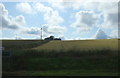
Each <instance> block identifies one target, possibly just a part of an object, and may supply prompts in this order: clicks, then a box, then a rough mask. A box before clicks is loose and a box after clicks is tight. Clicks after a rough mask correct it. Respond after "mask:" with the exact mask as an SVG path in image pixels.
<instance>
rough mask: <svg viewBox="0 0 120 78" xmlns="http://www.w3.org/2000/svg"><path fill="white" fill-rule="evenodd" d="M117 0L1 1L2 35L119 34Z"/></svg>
mask: <svg viewBox="0 0 120 78" xmlns="http://www.w3.org/2000/svg"><path fill="white" fill-rule="evenodd" d="M118 13H119V12H118V0H114V1H112V0H110V1H109V2H108V1H107V0H104V1H103V0H75V1H73V0H69V1H68V0H66V1H65V0H58V1H55V0H48V1H39V2H37V1H36V2H33V1H31V2H28V1H26V2H19V1H18V2H17V1H15V2H4V1H3V2H1V3H0V31H1V32H0V35H1V36H0V39H40V38H41V37H40V36H41V28H42V31H43V33H42V36H43V39H44V38H46V37H49V36H51V35H52V36H55V37H57V38H61V39H63V40H82V39H110V38H118V29H119V28H118Z"/></svg>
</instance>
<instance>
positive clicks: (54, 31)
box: [21, 24, 66, 37]
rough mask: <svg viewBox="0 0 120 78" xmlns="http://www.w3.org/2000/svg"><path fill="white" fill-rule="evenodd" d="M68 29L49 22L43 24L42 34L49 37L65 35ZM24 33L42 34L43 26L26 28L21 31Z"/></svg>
mask: <svg viewBox="0 0 120 78" xmlns="http://www.w3.org/2000/svg"><path fill="white" fill-rule="evenodd" d="M65 31H66V28H65V27H63V26H50V25H48V24H44V25H43V30H42V32H43V33H42V35H43V37H47V36H50V35H63V34H64V32H65ZM21 33H23V34H28V35H41V28H38V27H31V28H27V27H26V28H25V29H23V30H22V31H21Z"/></svg>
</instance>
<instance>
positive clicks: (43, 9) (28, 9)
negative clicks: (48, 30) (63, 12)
mask: <svg viewBox="0 0 120 78" xmlns="http://www.w3.org/2000/svg"><path fill="white" fill-rule="evenodd" d="M16 8H17V9H18V10H20V11H21V12H23V13H27V14H33V13H44V20H45V21H46V22H47V23H48V24H51V25H58V24H60V23H62V22H63V21H64V19H63V18H62V17H61V16H60V15H59V12H58V11H57V10H53V8H51V7H48V6H45V5H43V4H42V3H34V4H29V3H18V4H16Z"/></svg>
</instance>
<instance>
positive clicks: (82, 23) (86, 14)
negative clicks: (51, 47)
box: [71, 11, 99, 32]
mask: <svg viewBox="0 0 120 78" xmlns="http://www.w3.org/2000/svg"><path fill="white" fill-rule="evenodd" d="M74 17H75V22H73V23H72V24H71V26H72V27H73V28H75V29H76V31H77V32H87V31H90V29H91V28H92V27H93V26H95V25H97V23H98V20H99V15H97V14H96V13H94V12H92V11H79V12H77V13H75V15H74Z"/></svg>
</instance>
